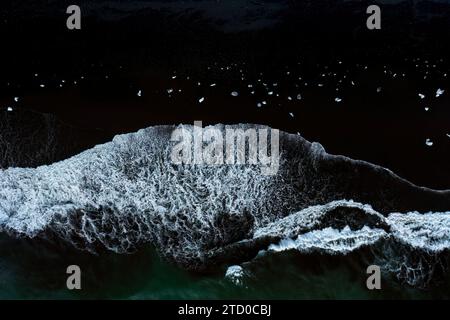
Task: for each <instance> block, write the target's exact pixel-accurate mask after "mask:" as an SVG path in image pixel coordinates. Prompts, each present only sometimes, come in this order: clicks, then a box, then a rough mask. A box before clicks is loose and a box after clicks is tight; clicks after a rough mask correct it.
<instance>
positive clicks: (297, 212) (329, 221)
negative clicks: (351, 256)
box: [0, 124, 450, 270]
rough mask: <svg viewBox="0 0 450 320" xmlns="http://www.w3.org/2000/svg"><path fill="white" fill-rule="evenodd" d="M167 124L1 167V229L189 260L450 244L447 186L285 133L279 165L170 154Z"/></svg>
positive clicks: (195, 263) (191, 265) (193, 265)
mask: <svg viewBox="0 0 450 320" xmlns="http://www.w3.org/2000/svg"><path fill="white" fill-rule="evenodd" d="M184 127H185V128H189V127H190V126H184ZM176 128H180V127H179V126H178V127H177V126H157V127H151V128H147V129H143V130H140V131H138V132H136V133H131V134H125V135H120V136H116V137H115V138H114V139H113V141H112V142H109V143H106V144H103V145H98V146H96V147H94V148H92V149H90V150H87V151H85V152H82V153H80V154H79V155H77V156H74V157H72V158H69V159H67V160H64V161H61V162H57V163H54V164H51V165H48V166H41V167H38V168H35V169H31V168H9V169H6V170H3V171H0V230H1V231H2V232H6V233H8V234H10V235H12V236H15V237H27V238H40V239H51V241H62V242H65V243H69V244H71V245H73V246H74V247H76V248H79V249H82V250H88V251H91V252H94V253H95V252H100V251H102V250H105V249H106V250H112V251H114V252H118V253H127V252H132V251H134V250H136V249H138V248H139V247H140V246H142V245H144V244H152V245H154V246H155V247H156V248H157V250H158V251H159V253H160V254H161V255H162V256H163V257H165V258H166V259H168V260H170V261H173V262H175V263H176V264H178V265H180V266H182V267H184V268H187V269H192V270H200V269H204V268H208V267H210V266H211V265H217V264H229V263H237V264H239V263H242V262H244V261H248V260H251V259H253V258H254V257H255V256H256V254H257V253H258V252H259V251H260V250H268V251H273V252H276V251H283V250H287V249H295V250H298V251H301V252H310V251H312V250H318V251H320V252H323V253H324V254H330V253H332V254H346V253H348V252H352V251H354V250H358V249H359V248H361V247H362V246H370V245H374V244H376V243H378V242H380V240H382V239H384V240H386V239H392V241H394V242H400V243H403V244H405V245H407V246H410V247H412V248H417V249H418V250H424V251H429V252H442V251H444V250H447V249H448V247H449V228H450V219H449V212H448V210H449V209H450V192H449V191H435V190H431V189H427V188H421V187H417V186H414V185H413V184H411V183H409V182H408V181H406V180H403V179H401V178H400V177H398V176H396V175H395V174H393V173H392V172H390V171H389V170H386V169H384V168H382V167H379V166H375V165H372V164H369V163H367V162H363V161H356V160H352V159H349V158H346V157H343V156H333V155H329V154H327V153H326V152H325V151H324V149H323V148H322V146H321V145H320V144H317V143H310V142H308V141H306V140H305V139H303V138H302V137H300V136H298V135H293V134H288V133H284V132H280V156H281V158H280V167H279V171H278V173H277V174H276V175H270V176H267V175H262V174H261V171H260V168H259V167H258V165H248V164H243V165H227V164H220V165H201V166H199V165H183V164H181V165H175V164H173V163H172V162H171V161H170V159H171V158H170V153H171V148H172V146H173V144H171V142H170V137H171V133H172V132H173V130H175V129H176ZM214 128H217V129H219V130H222V131H223V130H225V129H226V128H239V129H243V130H246V129H248V128H267V127H265V126H258V125H248V124H241V125H233V126H225V125H216V126H214ZM343 199H344V200H343ZM345 199H352V200H354V201H347V200H345ZM427 212H429V213H427ZM236 260H237V261H236Z"/></svg>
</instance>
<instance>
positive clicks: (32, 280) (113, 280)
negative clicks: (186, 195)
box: [0, 237, 450, 299]
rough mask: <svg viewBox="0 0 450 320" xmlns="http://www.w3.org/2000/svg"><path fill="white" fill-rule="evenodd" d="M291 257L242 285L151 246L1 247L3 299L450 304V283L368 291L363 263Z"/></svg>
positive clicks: (266, 264)
mask: <svg viewBox="0 0 450 320" xmlns="http://www.w3.org/2000/svg"><path fill="white" fill-rule="evenodd" d="M358 255H360V256H362V255H363V254H362V253H355V254H352V255H350V256H340V257H337V256H335V257H329V256H322V255H300V254H299V253H296V252H286V253H283V254H277V255H272V256H267V257H265V258H263V259H258V260H257V261H255V262H253V263H252V264H250V265H249V267H248V269H249V270H250V271H251V273H250V276H248V277H246V278H245V280H244V285H243V286H236V285H234V284H233V283H231V282H230V281H228V280H226V279H225V278H224V273H225V268H218V269H217V270H216V271H215V272H213V273H208V274H198V273H190V272H187V271H184V270H181V269H179V268H177V267H175V266H173V265H171V264H168V263H166V262H164V261H162V260H161V259H160V258H159V257H158V255H157V254H156V252H155V251H154V250H153V249H152V248H151V247H146V248H142V249H141V250H139V251H138V252H137V253H134V254H129V255H118V254H114V253H103V254H100V255H92V254H89V253H82V252H78V251H75V250H73V249H68V248H65V247H57V246H54V245H48V244H45V243H36V242H28V241H17V240H11V239H8V238H4V237H3V238H2V239H1V240H0V298H2V299H384V298H387V299H391V298H396V299H437V298H449V297H450V294H449V291H450V290H449V285H448V284H450V279H449V278H448V276H447V277H444V278H443V279H441V281H440V282H438V283H437V284H436V285H433V286H432V287H431V288H428V289H415V288H411V287H408V286H407V285H401V284H400V283H399V282H398V281H396V280H395V279H392V278H390V277H389V276H388V277H383V278H382V289H381V290H374V291H370V290H368V289H367V288H366V286H365V281H366V274H365V264H364V259H361V258H360V257H359V256H358ZM70 264H77V265H79V266H80V268H81V270H82V290H74V291H71V290H68V289H66V279H67V277H68V275H67V274H66V268H67V266H68V265H70Z"/></svg>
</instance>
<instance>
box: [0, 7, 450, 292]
mask: <svg viewBox="0 0 450 320" xmlns="http://www.w3.org/2000/svg"><path fill="white" fill-rule="evenodd" d="M338 2H339V1H323V2H317V4H316V5H312V4H309V5H304V3H306V2H302V1H300V2H295V1H294V3H295V5H294V7H292V8H290V10H288V11H287V12H283V13H282V14H281V13H280V17H281V18H279V17H278V21H281V24H280V25H278V24H276V25H275V27H274V26H272V25H271V24H270V27H269V26H267V25H264V26H263V27H268V29H264V28H263V29H259V28H257V29H256V30H255V29H253V28H251V30H244V31H242V30H241V31H240V32H238V33H228V32H223V30H221V29H220V28H219V29H217V23H216V22H217V21H216V22H215V23H212V22H211V21H210V19H208V18H205V17H204V16H202V15H201V14H198V13H196V12H195V11H194V12H193V13H192V14H188V13H186V14H185V15H181V16H180V15H176V14H170V13H169V14H167V13H166V12H160V11H158V10H156V11H154V10H150V9H148V10H143V11H139V12H137V11H135V12H133V14H131V15H130V16H128V15H127V16H125V17H122V15H121V14H118V15H119V16H120V19H112V20H111V19H106V20H103V18H102V17H100V14H98V13H96V11H94V13H93V14H92V15H90V16H88V17H87V18H86V20H85V21H84V22H83V29H82V30H81V31H80V32H78V33H75V32H73V33H70V32H68V31H67V30H66V29H65V16H64V15H59V14H58V12H60V11H61V10H60V8H59V6H58V5H56V6H53V7H51V8H52V9H51V10H50V12H51V13H48V14H45V12H46V11H45V10H44V9H42V8H41V9H40V10H37V9H26V3H25V2H24V4H23V7H21V6H18V5H17V6H16V7H15V8H14V10H12V9H11V11H4V12H2V18H4V19H2V21H1V24H0V35H1V36H2V39H4V40H3V43H4V48H5V49H4V50H2V53H1V61H0V65H1V67H2V73H1V75H0V129H1V130H2V131H1V132H0V137H1V138H2V139H1V141H0V146H1V147H2V148H3V150H0V151H2V152H3V153H1V154H2V155H4V154H7V156H3V157H2V158H0V167H2V168H7V167H10V166H19V167H28V166H31V167H35V166H38V165H43V164H50V163H53V162H55V161H59V160H63V159H66V158H68V157H69V156H72V155H75V154H77V153H79V152H80V151H82V150H85V149H88V148H90V147H92V146H94V145H96V144H99V143H103V142H106V141H109V140H111V139H112V137H113V136H114V135H116V134H118V133H128V132H133V131H136V130H138V129H141V128H145V127H148V126H151V125H155V124H178V123H188V124H192V123H193V121H194V120H202V121H203V123H204V124H205V125H206V124H215V123H259V124H267V125H270V126H272V127H275V128H279V129H282V130H285V131H288V132H292V133H297V132H298V133H300V134H301V135H302V136H303V137H305V138H307V139H308V140H310V141H318V142H320V143H321V144H322V145H323V146H324V147H325V149H326V150H327V152H329V153H332V154H342V155H346V156H349V157H351V158H354V159H362V160H366V161H369V162H372V163H375V164H378V165H381V166H383V167H386V168H388V169H390V170H392V171H394V172H395V173H397V174H398V175H399V176H401V177H404V178H406V179H408V180H410V181H412V182H414V183H415V184H417V185H421V186H426V187H430V188H434V189H450V166H449V165H448V163H450V136H449V135H450V124H449V123H450V122H449V119H450V108H449V106H450V61H449V60H448V57H449V55H448V53H449V51H450V50H448V49H449V48H448V44H447V42H446V41H445V39H448V36H449V34H448V33H449V30H450V29H449V26H450V15H449V14H448V13H449V12H450V8H449V7H448V6H446V5H432V4H430V3H422V5H421V7H420V10H419V13H420V12H422V13H424V12H426V13H429V12H436V11H438V12H441V15H436V16H434V17H433V18H431V19H428V18H427V19H425V18H424V17H425V16H426V15H425V14H424V15H420V14H419V15H415V14H414V13H413V10H412V9H411V7H410V6H409V5H408V2H405V3H403V4H399V5H397V6H392V7H389V9H390V10H391V9H392V10H391V11H388V12H387V13H386V20H384V25H386V28H385V29H383V30H382V31H381V32H378V33H369V32H368V31H367V30H365V29H364V28H363V27H361V26H364V22H365V21H364V19H362V18H361V13H363V12H364V9H365V7H364V3H363V4H361V3H359V4H357V3H354V2H350V3H347V4H346V5H345V6H344V5H342V3H338ZM56 3H57V2H56ZM36 6H37V5H36ZM49 7H50V5H49ZM24 8H25V9H26V10H25V9H24ZM29 8H34V7H29ZM63 9H64V8H63ZM33 10H34V11H33ZM421 10H422V11H421ZM38 11H39V14H37V13H36V12H38ZM110 11H111V12H115V10H112V9H111V10H110ZM42 12H44V14H42ZM62 12H64V10H62ZM324 16H326V17H327V22H326V23H323V22H324V19H325V18H324ZM361 21H362V22H361ZM219 25H220V23H219ZM330 25H331V26H333V27H330ZM438 89H442V90H444V92H443V94H442V95H440V96H439V97H436V93H437V91H438ZM232 92H237V93H238V96H237V97H235V96H233V95H232ZM420 95H424V98H421V96H420ZM15 97H17V98H18V99H15ZM202 98H204V102H202V103H200V102H199V101H200V99H202ZM16 100H17V101H16ZM372 258H373V257H372V256H371V252H370V250H369V249H367V248H363V249H361V250H358V251H356V252H353V253H351V254H349V255H345V256H342V255H337V256H328V255H321V254H300V253H299V252H295V251H289V252H284V253H281V254H276V255H268V256H267V257H265V258H264V259H261V260H258V261H257V262H256V263H254V264H253V265H252V266H251V270H252V276H251V277H248V278H246V279H245V281H244V285H243V286H236V285H235V284H233V283H231V282H230V281H229V280H227V279H225V278H224V275H225V272H226V269H223V268H218V269H216V270H212V271H211V272H210V273H207V274H204V273H193V272H187V271H185V270H182V269H180V268H177V267H176V266H174V265H172V264H170V263H168V262H166V261H163V260H162V259H161V258H160V257H159V256H158V255H157V254H156V251H155V250H154V249H153V248H151V247H148V246H147V247H142V248H140V249H139V250H138V251H137V252H136V253H133V254H125V255H119V254H114V253H108V252H103V253H100V254H98V255H92V254H89V253H84V252H80V251H76V250H74V249H72V248H67V247H65V246H64V245H63V244H61V243H58V242H56V243H46V242H41V241H35V240H15V239H12V238H10V237H8V236H6V235H1V238H0V298H5V299H52V298H55V299H66V298H68V299H80V298H82V299H95V298H102V299H104V298H108V299H109V298H111V299H222V298H238V299H239V298H242V299H246V298H251V299H254V298H261V299H311V298H319V299H351V298H358V299H361V298H362V299H381V298H400V299H420V298H424V299H429V298H446V299H447V298H449V297H450V291H449V286H448V284H449V283H450V278H449V274H448V273H447V272H443V273H442V274H438V275H437V276H436V279H435V281H433V283H431V284H430V285H429V286H427V287H426V288H413V287H411V286H409V285H407V284H405V283H402V281H401V280H398V279H395V278H394V277H393V276H392V275H385V276H383V282H382V286H383V290H380V291H369V290H367V288H366V285H365V280H366V276H367V275H366V273H365V270H366V267H367V265H368V263H369V262H371V261H372ZM444 260H445V259H444ZM444 262H445V263H446V262H448V261H444ZM445 263H444V264H445ZM69 264H77V265H79V266H80V267H81V269H82V277H83V278H82V279H83V282H82V286H83V290H81V291H79V292H72V291H68V290H67V289H66V286H65V285H66V283H65V281H66V277H67V275H66V267H67V266H68V265H69Z"/></svg>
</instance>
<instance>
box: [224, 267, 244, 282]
mask: <svg viewBox="0 0 450 320" xmlns="http://www.w3.org/2000/svg"><path fill="white" fill-rule="evenodd" d="M244 274H245V273H244V269H243V268H242V267H241V266H230V267H228V269H227V271H226V273H225V278H226V279H228V280H230V281H231V282H233V283H234V284H235V285H238V286H240V285H242V284H243V278H244Z"/></svg>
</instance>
